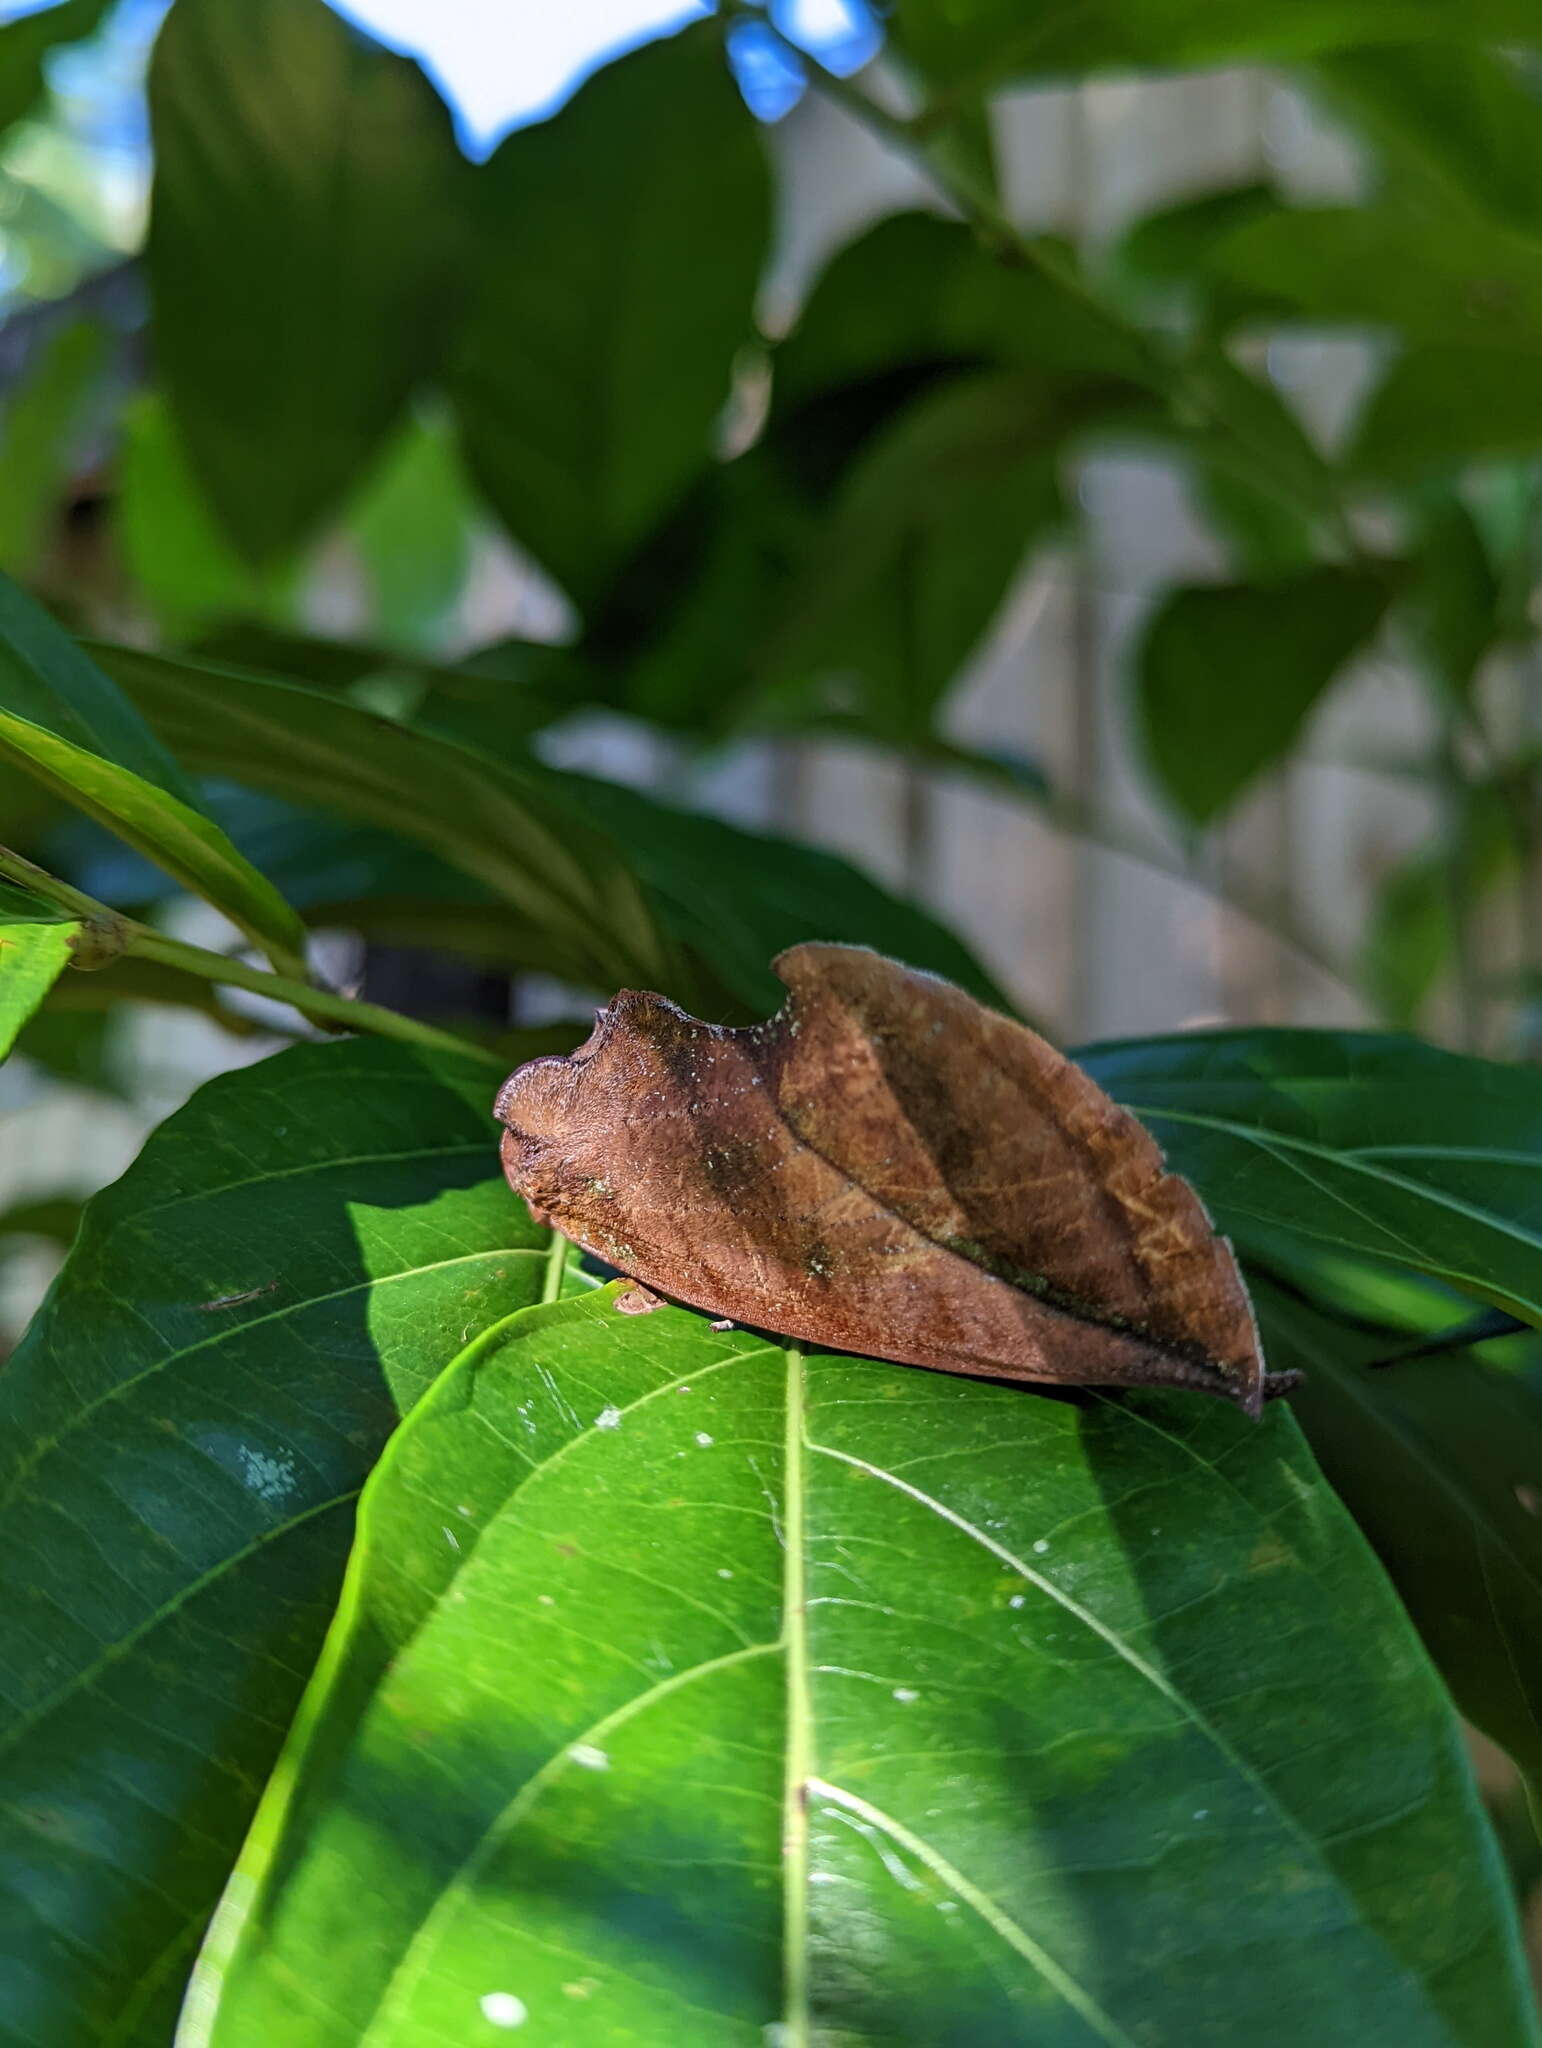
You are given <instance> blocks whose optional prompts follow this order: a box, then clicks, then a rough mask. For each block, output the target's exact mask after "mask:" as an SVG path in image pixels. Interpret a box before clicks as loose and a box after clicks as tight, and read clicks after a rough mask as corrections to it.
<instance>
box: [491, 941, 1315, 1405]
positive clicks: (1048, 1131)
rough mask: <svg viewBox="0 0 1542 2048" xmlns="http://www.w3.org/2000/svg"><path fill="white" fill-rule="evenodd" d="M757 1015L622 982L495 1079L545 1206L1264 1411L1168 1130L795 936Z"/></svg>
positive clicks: (1258, 1374)
mask: <svg viewBox="0 0 1542 2048" xmlns="http://www.w3.org/2000/svg"><path fill="white" fill-rule="evenodd" d="M775 967H776V972H777V974H778V975H779V976H780V978H781V979H782V981H783V982H784V983H785V984H786V986H787V990H788V996H787V1000H786V1002H785V1003H784V1004H783V1006H782V1008H781V1009H780V1010H779V1011H778V1012H777V1014H776V1016H775V1017H773V1018H772V1019H771V1020H770V1021H769V1022H768V1023H765V1024H756V1025H752V1026H749V1027H747V1028H745V1029H741V1030H727V1029H724V1028H723V1027H721V1026H719V1025H714V1024H704V1023H702V1022H700V1021H699V1020H698V1019H696V1018H694V1017H688V1016H687V1015H686V1014H685V1013H684V1011H682V1010H679V1009H677V1008H676V1007H675V1005H674V1004H673V1003H670V1002H668V1001H666V1000H665V999H664V997H662V996H657V995H642V994H637V993H634V992H633V991H631V990H623V991H622V993H621V994H620V995H618V996H617V997H616V998H615V1000H614V1001H613V1002H611V1003H610V1004H609V1005H608V1006H607V1007H606V1008H605V1009H603V1010H602V1011H600V1013H599V1015H598V1017H597V1019H596V1021H595V1027H594V1031H593V1033H592V1034H591V1036H590V1037H589V1038H588V1040H587V1041H586V1042H585V1043H584V1044H583V1045H581V1046H580V1047H579V1048H578V1050H577V1051H576V1052H574V1053H571V1054H570V1055H568V1057H567V1058H565V1059H556V1058H547V1059H539V1060H533V1061H531V1062H530V1064H529V1065H528V1066H524V1067H521V1068H519V1069H518V1071H517V1072H516V1073H514V1074H512V1075H511V1076H510V1077H509V1079H508V1080H507V1081H506V1082H505V1083H504V1085H503V1087H502V1089H501V1090H500V1091H499V1095H498V1099H497V1103H496V1106H495V1114H496V1115H497V1117H498V1119H499V1120H500V1122H502V1123H503V1124H504V1126H505V1130H504V1133H503V1139H502V1156H503V1164H504V1170H505V1172H506V1173H507V1174H508V1177H509V1181H510V1183H511V1185H512V1186H513V1187H514V1188H515V1189H516V1190H517V1191H518V1192H519V1193H520V1194H522V1195H523V1196H524V1197H525V1199H526V1201H527V1202H528V1203H529V1204H530V1206H531V1208H532V1210H533V1211H535V1212H536V1213H537V1215H538V1216H540V1217H541V1218H542V1219H543V1220H550V1221H551V1222H553V1223H554V1224H555V1225H556V1227H557V1228H558V1229H559V1230H561V1231H562V1232H563V1233H564V1234H565V1235H566V1236H568V1237H570V1238H572V1239H573V1240H574V1241H575V1242H576V1243H578V1244H580V1245H582V1246H584V1247H585V1249H587V1250H588V1251H591V1252H593V1253H595V1254H596V1255H597V1256H598V1257H599V1258H602V1259H604V1260H606V1261H607V1262H608V1263H609V1264H611V1265H612V1266H614V1267H616V1268H617V1269H618V1270H619V1271H620V1272H622V1273H625V1274H627V1275H628V1276H629V1277H631V1278H632V1279H634V1280H636V1281H638V1282H639V1283H641V1284H642V1285H643V1286H645V1287H647V1288H649V1289H651V1290H652V1291H653V1292H655V1293H657V1294H662V1295H666V1296H668V1297H670V1298H671V1299H673V1300H676V1301H681V1302H686V1303H689V1304H690V1305H691V1306H692V1307H695V1308H701V1309H705V1310H707V1311H708V1312H709V1313H711V1314H712V1315H714V1316H719V1317H722V1316H728V1317H731V1318H732V1319H733V1320H734V1321H735V1322H739V1323H748V1324H750V1325H752V1326H755V1327H759V1328H762V1329H767V1330H773V1331H775V1332H777V1333H778V1334H779V1335H782V1336H787V1337H793V1338H799V1339H801V1340H803V1341H804V1342H806V1343H812V1344H817V1345H820V1346H823V1347H825V1348H827V1349H830V1350H836V1351H852V1352H857V1353H860V1354H861V1355H863V1356H865V1357H870V1358H887V1359H893V1360H896V1361H897V1362H899V1363H901V1364H905V1365H922V1366H929V1367H932V1368H934V1369H935V1370H938V1371H941V1372H955V1373H972V1374H979V1375H987V1376H991V1377H1001V1378H1008V1379H1021V1380H1040V1381H1043V1380H1052V1381H1061V1382H1066V1383H1069V1384H1073V1385H1079V1386H1089V1385H1122V1386H1179V1387H1195V1388H1201V1389H1204V1390H1206V1391H1208V1392H1211V1393H1215V1394H1221V1395H1223V1396H1225V1397H1226V1398H1228V1399H1230V1400H1233V1401H1235V1402H1237V1403H1238V1404H1239V1405H1240V1406H1241V1407H1242V1408H1244V1409H1246V1410H1247V1411H1248V1412H1249V1413H1250V1414H1255V1415H1256V1414H1257V1413H1258V1412H1259V1409H1260V1407H1261V1405H1262V1403H1263V1401H1264V1399H1265V1398H1266V1396H1268V1395H1270V1394H1274V1393H1279V1392H1283V1391H1285V1389H1286V1387H1287V1386H1288V1385H1289V1384H1290V1383H1291V1376H1290V1375H1285V1374H1281V1375H1277V1376H1271V1375H1268V1374H1266V1373H1265V1371H1264V1365H1263V1359H1262V1356H1261V1354H1260V1351H1259V1345H1258V1334H1257V1331H1256V1329H1255V1327H1254V1323H1253V1315H1252V1310H1251V1307H1250V1305H1249V1302H1248V1297H1247V1292H1246V1290H1245V1288H1244V1287H1243V1284H1242V1279H1241V1276H1240V1275H1239V1273H1238V1271H1237V1268H1236V1264H1235V1262H1234V1261H1233V1258H1232V1254H1231V1248H1230V1246H1229V1245H1228V1244H1227V1243H1226V1241H1225V1240H1224V1239H1223V1238H1220V1237H1217V1236H1216V1234H1215V1232H1214V1231H1213V1230H1212V1228H1211V1226H1210V1221H1209V1218H1208V1217H1207V1216H1206V1214H1205V1211H1204V1209H1203V1207H1202V1206H1201V1204H1200V1201H1199V1198H1198V1196H1197V1195H1195V1193H1194V1192H1193V1190H1192V1189H1191V1188H1190V1187H1189V1186H1188V1185H1187V1184H1186V1183H1185V1182H1184V1181H1182V1180H1180V1179H1178V1178H1177V1176H1176V1175H1174V1174H1170V1173H1167V1172H1165V1171H1164V1169H1163V1165H1162V1155H1161V1153H1160V1152H1159V1150H1158V1149H1157V1146H1156V1143H1155V1141H1154V1140H1153V1139H1152V1138H1151V1137H1150V1135H1149V1134H1148V1133H1147V1132H1146V1131H1145V1130H1144V1128H1143V1127H1142V1126H1141V1125H1140V1124H1139V1123H1137V1122H1136V1120H1135V1118H1134V1117H1132V1116H1130V1115H1128V1114H1127V1113H1126V1112H1125V1111H1124V1110H1122V1109H1120V1108H1119V1107H1118V1106H1117V1105H1116V1104H1115V1103H1113V1102H1111V1101H1110V1100H1109V1098H1108V1097H1107V1096H1106V1095H1105V1094H1104V1093H1103V1091H1102V1090H1101V1089H1100V1088H1099V1087H1097V1085H1096V1084H1095V1083H1094V1082H1093V1081H1092V1080H1091V1079H1090V1078H1089V1077H1088V1076H1087V1075H1086V1074H1084V1073H1083V1072H1082V1071H1081V1069H1080V1068H1079V1067H1077V1066H1076V1065H1074V1064H1073V1063H1072V1062H1071V1061H1070V1060H1067V1059H1065V1058H1064V1057H1063V1056H1062V1055H1061V1054H1060V1053H1058V1052H1056V1051H1055V1049H1054V1048H1053V1047H1052V1046H1050V1045H1048V1044H1046V1043H1045V1041H1044V1040H1043V1039H1042V1038H1040V1037H1038V1036H1037V1034H1036V1033H1034V1032H1032V1031H1030V1030H1029V1029H1028V1028H1027V1026H1026V1025H1023V1024H1019V1023H1016V1022H1014V1021H1013V1020H1012V1019H1011V1018H1008V1017H1004V1016H1001V1015H1000V1014H998V1013H997V1012H996V1011H994V1010H988V1009H986V1008H985V1007H984V1005H983V1004H981V1003H979V1002H977V1001H976V1000H975V999H974V997H972V996H970V995H966V994H965V993H964V991H963V990H962V989H959V988H955V987H954V986H953V985H952V984H951V983H949V982H945V981H941V980H939V979H938V978H937V977H935V976H934V975H930V974H923V973H920V972H918V971H916V970H914V969H912V968H908V967H904V966H901V965H900V964H899V963H898V962H896V961H893V960H886V959H884V958H883V957H882V956H881V955H879V954H877V953H870V952H867V951H865V950H863V949H861V948H859V947H853V946H835V945H816V944H809V945H802V946H795V947H793V948H792V950H791V951H790V952H786V953H783V954H782V955H781V957H780V958H779V959H778V960H777V961H776V963H775Z"/></svg>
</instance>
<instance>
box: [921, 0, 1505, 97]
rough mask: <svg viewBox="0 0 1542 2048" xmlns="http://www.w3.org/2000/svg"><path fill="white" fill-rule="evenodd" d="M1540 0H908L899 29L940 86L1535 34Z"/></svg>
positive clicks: (1487, 40) (1491, 39)
mask: <svg viewBox="0 0 1542 2048" xmlns="http://www.w3.org/2000/svg"><path fill="white" fill-rule="evenodd" d="M1535 26H1536V20H1535V16H1534V14H1533V13H1532V11H1531V6H1530V0H1473V4H1472V5H1470V6H1467V7H1464V8H1462V9H1461V10H1460V11H1459V12H1453V10H1452V9H1451V8H1450V7H1449V6H1448V5H1446V4H1445V0H1291V5H1290V6H1289V7H1259V6H1257V5H1256V4H1255V0H1077V4H1075V5H1073V6H1069V7H1067V6H1062V5H1058V4H1054V0H1028V4H1026V5H1025V4H1024V0H898V4H897V6H896V8H895V17H894V27H893V33H894V34H895V37H896V39H897V40H898V41H899V42H900V44H901V45H902V46H903V47H904V48H905V49H906V50H907V51H908V52H909V54H910V55H912V56H913V57H914V58H915V59H916V61H917V62H918V63H919V64H920V65H921V66H922V68H923V69H924V70H925V71H926V72H927V73H928V74H929V75H930V76H931V77H932V78H933V79H934V80H936V81H937V82H938V83H939V84H941V85H951V84H954V83H955V82H957V83H963V84H968V85H980V84H984V83H987V82H989V81H991V80H995V81H998V82H999V81H1003V80H1006V79H1012V78H1031V77H1043V76H1049V77H1053V76H1055V75H1057V74H1061V73H1065V72H1081V71H1108V70H1114V71H1125V70H1130V69H1132V68H1133V69H1145V68H1148V67H1158V68H1160V69H1163V70H1167V69H1171V68H1174V67H1177V68H1187V67H1190V66H1194V65H1202V64H1218V63H1226V62H1230V61H1232V60H1234V59H1239V60H1248V59H1253V60H1267V59H1279V58H1286V59H1289V58H1300V57H1312V56H1316V55H1319V54H1321V53H1325V52H1327V51H1331V50H1341V49H1354V48H1357V47H1359V46H1364V45H1378V44H1382V43H1388V42H1394V43H1396V42H1407V41H1411V40H1412V39H1413V38H1415V37H1417V36H1428V37H1431V38H1438V39H1441V40H1443V41H1459V40H1466V41H1469V42H1505V41H1509V42H1516V43H1525V42H1527V41H1528V40H1530V38H1531V36H1532V34H1533V31H1534V29H1535Z"/></svg>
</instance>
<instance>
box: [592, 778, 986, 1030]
mask: <svg viewBox="0 0 1542 2048" xmlns="http://www.w3.org/2000/svg"><path fill="white" fill-rule="evenodd" d="M561 785H562V792H563V797H564V799H565V801H567V802H568V803H571V804H573V805H575V806H578V807H580V808H581V809H582V811H583V813H584V815H586V816H588V817H592V818H594V819H596V820H599V819H601V818H604V819H608V820H609V821H610V823H611V826H612V829H613V830H615V831H616V832H617V833H618V834H620V836H621V837H622V838H623V839H624V841H625V843H626V846H627V849H628V852H629V855H630V857H631V859H632V860H633V862H634V863H635V865H636V869H637V872H638V873H639V874H640V875H641V876H642V878H643V880H644V881H645V882H646V883H647V885H648V891H649V895H650V897H651V899H652V900H653V901H654V902H655V903H656V904H657V905H658V912H659V916H660V918H661V919H662V920H663V922H664V923H665V925H666V926H667V928H668V930H669V931H670V932H672V933H673V934H674V935H675V936H676V937H677V938H679V939H680V940H681V941H683V943H684V944H685V945H687V946H689V947H690V949H691V951H692V952H693V954H695V955H696V956H697V957H698V958H700V959H701V960H703V961H710V962H712V963H713V964H714V965H715V967H716V968H717V971H718V973H719V975H720V976H721V978H722V980H723V981H724V982H725V983H726V984H727V986H728V987H729V988H730V989H731V990H732V992H733V995H734V997H735V998H736V1007H737V1008H738V1009H740V1010H741V1011H742V1013H743V1014H746V1015H751V1016H759V1015H762V1014H763V1013H764V1012H765V1010H766V1009H767V1008H768V1007H770V1005H771V1004H773V1003H776V1002H779V1001H780V999H781V995H782V987H781V984H780V982H779V981H778V980H777V978H776V976H775V974H774V973H773V972H772V970H771V968H770V967H769V966H768V965H767V962H768V961H769V960H771V959H772V958H773V957H774V956H775V955H776V954H777V953H780V952H782V951H783V950H784V949H785V948H786V947H788V946H790V945H795V944H796V943H797V942H798V940H799V939H802V938H806V937H807V936H808V934H809V933H810V932H811V931H817V932H818V933H819V934H820V936H821V937H822V938H827V939H844V940H846V941H848V942H850V943H851V944H853V945H871V946H876V947H878V948H880V949H881V950H889V951H892V952H894V953H897V954H903V955H904V956H905V957H906V958H907V959H910V960H913V961H915V962H916V964H917V965H918V966H920V967H923V968H925V969H926V970H927V971H928V972H930V973H933V974H941V975H944V976H946V977H947V979H948V980H950V981H956V982H959V983H961V984H962V985H963V986H964V987H965V988H967V989H968V990H969V991H970V993H971V994H973V995H977V996H979V997H981V998H982V1000H984V1001H985V1002H988V1003H994V1004H995V1005H996V1006H997V1007H998V1008H999V1009H1003V1010H1010V1009H1011V1007H1012V1005H1011V1003H1010V1002H1009V1001H1008V999H1007V998H1006V996H1004V995H1003V994H1002V992H1001V990H1000V989H999V988H998V987H997V985H996V983H995V982H994V981H992V979H991V977H990V975H989V974H987V973H986V971H985V969H984V968H983V967H982V966H981V965H980V962H979V961H978V960H977V959H976V958H975V956H974V954H973V953H972V952H971V951H970V950H969V948H968V946H967V945H965V943H964V941H963V940H962V939H961V938H959V937H958V935H957V934H956V933H955V932H954V931H952V930H951V929H950V928H949V927H948V926H947V925H945V924H943V923H942V922H941V921H940V920H939V919H937V918H935V917H933V916H931V915H930V913H929V912H927V911H926V910H924V909H923V908H922V907H921V905H920V904H918V903H912V902H910V901H908V900H907V899H906V898H904V897H902V896H894V895H891V894H890V893H889V891H888V890H887V889H884V888H881V887H880V886H879V884H878V883H877V882H875V881H873V880H872V878H871V877H870V876H869V875H867V874H865V873H864V872H863V870H862V869H861V868H859V867H856V866H854V865H853V864H852V863H851V862H850V861H848V860H843V859H841V857H840V856H839V855H838V854H833V853H825V852H822V851H821V850H820V849H819V848H818V847H813V846H804V845H802V844H801V843H800V842H799V841H798V840H796V839H782V838H779V837H777V836H776V835H775V834H772V833H760V832H746V831H743V830H742V829H741V828H740V827H738V826H736V825H729V824H727V823H725V822H724V820H723V819H721V818H713V817H709V816H706V815H705V814H704V813H702V812H700V811H687V810H680V809H678V808H677V807H676V806H675V805H673V804H665V803H662V802H660V801H659V800H658V799H657V798H654V797H650V796H646V795H644V794H643V793H642V792H641V791H640V790H635V789H621V788H618V787H617V786H616V785H615V784H614V783H608V782H598V781H595V780H593V779H592V778H590V777H587V776H579V775H565V776H563V777H562V778H561Z"/></svg>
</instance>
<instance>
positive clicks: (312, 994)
mask: <svg viewBox="0 0 1542 2048" xmlns="http://www.w3.org/2000/svg"><path fill="white" fill-rule="evenodd" d="M0 877H4V878H5V879H6V880H8V881H12V882H16V883H19V884H20V885H21V887H23V888H25V889H29V890H30V891H31V892H32V894H33V895H34V896H39V897H42V898H43V899H44V900H45V901H46V902H49V903H56V904H58V905H59V907H60V908H61V909H63V910H67V911H69V912H70V914H71V915H72V916H74V917H79V918H84V919H89V920H94V921H98V922H106V923H111V924H112V925H113V926H114V927H115V928H116V929H117V930H119V931H121V933H122V936H123V951H124V952H125V953H128V954H131V955H136V956H137V957H138V958H140V959H141V960H156V961H159V962H160V963H161V965H162V966H165V967H175V968H179V969H180V970H181V971H182V972H183V973H185V974H193V975H197V976H198V977H200V979H202V980H204V981H214V982H219V983H221V984H222V985H224V986H225V987H228V988H244V989H247V990H249V991H250V992H251V993H252V994H253V995H259V996H266V997H268V998H269V1000H270V1001H272V1002H276V1003H288V1004H289V1005H290V1007H291V1008H292V1009H295V1010H298V1011H299V1012H300V1014H301V1015H302V1016H303V1017H307V1018H309V1019H310V1020H311V1021H312V1022H313V1023H316V1024H320V1025H323V1026H339V1027H341V1028H343V1029H345V1030H349V1031H360V1032H366V1033H368V1034H369V1035H370V1036H372V1037H375V1038H391V1039H397V1040H399V1041H400V1042H402V1043H403V1044H407V1045H422V1046H428V1047H430V1048H432V1049H433V1050H434V1051H436V1052H455V1053H463V1054H468V1055H470V1056H471V1057H473V1058H476V1059H480V1060H484V1061H486V1062H487V1063H488V1064H489V1065H498V1064H499V1061H498V1058H497V1055H496V1054H495V1053H492V1052H490V1051H489V1050H488V1048H487V1047H486V1046H481V1045H477V1044H475V1043H474V1042H473V1041H472V1040H470V1039H467V1038H462V1037H460V1036H459V1034H458V1033H456V1032H453V1031H441V1030H440V1029H439V1027H438V1026H437V1025H434V1024H425V1023H422V1022H421V1021H420V1020H419V1019H418V1018H416V1017H407V1016H404V1015H403V1014H402V1012H401V1011H400V1010H388V1009H386V1008H385V1007H384V1006H383V1005H381V1004H379V1003H366V1002H361V1001H360V1000H359V999H358V998H357V997H354V996H344V995H338V994H337V993H336V992H335V991H333V990H331V989H325V988H316V987H313V986H312V985H311V984H310V983H308V982H303V981H294V980H292V979H291V978H290V977H289V976H288V975H286V974H274V973H270V972H268V971H267V970H266V969H263V968H260V967H248V966H247V965H246V964H245V963H244V962H243V961H240V960H233V959H231V958H230V957H229V955H227V954H225V953H216V952H214V951H213V950H212V949H211V948H209V947H207V946H193V945H189V944H188V943H187V942H186V941H185V940H182V939H172V938H168V937H167V936H166V935H165V934H164V933H163V932H158V931H153V930H152V929H151V928H150V927H149V926H148V925H143V924H139V923H137V922H136V921H135V920H134V919H133V918H126V917H120V916H119V914H118V913H117V912H116V911H114V910H110V909H109V908H108V906H107V905H106V904H105V903H99V902H97V900H96V899H95V897H92V896H87V895H86V894H84V892H83V891H81V890H79V889H76V888H74V887H73V886H72V885H71V884H70V883H68V882H65V881H61V880H60V879H59V877H58V876H57V875H51V874H49V873H48V872H47V870H46V869H43V868H40V867H37V866H36V865H35V864H34V863H33V862H32V861H29V860H25V859H23V857H22V856H21V855H20V854H19V853H13V852H12V851H11V850H10V848H9V847H4V846H0Z"/></svg>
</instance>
